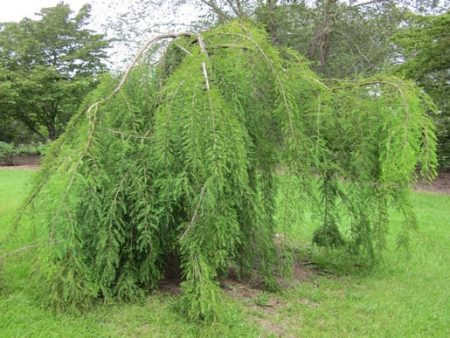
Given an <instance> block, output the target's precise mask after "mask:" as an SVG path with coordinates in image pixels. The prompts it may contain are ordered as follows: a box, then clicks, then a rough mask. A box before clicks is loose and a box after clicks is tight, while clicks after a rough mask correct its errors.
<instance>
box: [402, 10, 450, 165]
mask: <svg viewBox="0 0 450 338" xmlns="http://www.w3.org/2000/svg"><path fill="white" fill-rule="evenodd" d="M449 27H450V13H446V14H443V15H439V16H412V17H411V19H410V22H409V25H408V26H407V27H404V28H402V29H401V30H400V31H399V32H398V34H397V35H396V36H395V38H394V41H395V42H396V43H397V45H398V47H399V48H400V49H399V53H400V54H401V55H403V56H404V57H405V60H406V62H404V63H402V64H401V65H400V66H399V67H398V71H399V73H401V74H403V75H404V76H406V77H408V78H411V79H414V80H415V81H416V82H417V83H418V84H419V85H420V86H421V87H422V88H423V89H424V90H425V91H426V92H427V93H428V94H429V95H430V96H431V97H432V98H433V100H434V102H435V103H436V105H437V106H438V108H439V115H438V116H436V117H435V122H436V124H437V131H438V140H439V144H438V146H439V155H440V163H441V166H443V167H450V107H449V105H450V104H449V97H450V88H449V82H448V81H449V78H450V31H449Z"/></svg>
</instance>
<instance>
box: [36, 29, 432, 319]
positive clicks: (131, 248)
mask: <svg viewBox="0 0 450 338" xmlns="http://www.w3.org/2000/svg"><path fill="white" fill-rule="evenodd" d="M145 55H146V56H145V57H144V58H142V59H141V60H140V61H139V62H138V64H135V65H134V66H133V67H132V68H131V71H130V72H129V73H128V76H127V78H126V81H124V82H123V85H121V86H120V90H114V89H115V88H116V86H117V84H118V83H119V79H116V78H114V77H112V76H109V77H105V79H104V80H103V82H102V84H101V85H100V87H99V88H98V89H97V90H96V91H94V92H93V93H91V94H90V95H89V96H88V97H87V98H86V100H85V104H84V105H83V107H82V108H81V110H80V112H79V114H78V115H76V116H74V118H73V119H72V121H71V123H70V125H69V126H68V127H67V131H66V132H65V134H64V135H63V136H62V137H61V138H60V139H58V140H57V141H56V142H55V143H54V145H53V147H52V149H51V150H50V151H49V154H48V155H47V158H46V161H45V164H44V166H43V169H42V170H41V172H40V176H39V178H38V180H37V182H36V185H35V188H34V190H33V192H32V193H31V196H30V198H29V199H28V201H27V205H29V206H33V207H34V208H33V210H34V212H35V213H37V214H38V215H40V216H37V217H35V219H36V222H39V226H40V227H42V228H45V229H47V233H48V242H49V243H50V244H51V245H48V246H46V247H45V248H44V249H41V250H40V252H39V255H38V261H39V265H40V268H39V274H38V275H39V276H40V277H41V278H43V279H44V282H43V284H44V285H49V290H48V298H49V299H50V301H51V303H52V304H53V305H54V306H56V307H57V308H61V309H72V310H73V309H80V308H85V307H88V306H89V305H91V304H92V303H93V302H95V301H96V300H98V299H105V300H109V299H121V300H122V299H124V300H127V299H133V298H136V297H139V296H140V295H141V294H143V293H144V292H146V291H151V290H154V289H155V288H157V286H158V282H159V281H160V280H161V279H162V278H163V277H164V276H167V275H168V274H169V272H170V273H172V274H173V271H174V270H175V272H176V271H177V270H178V271H179V274H180V277H181V280H182V282H181V287H182V296H181V299H180V308H181V309H182V311H184V312H185V313H186V315H187V317H188V318H190V319H204V320H208V321H210V320H216V319H217V318H220V316H221V308H222V307H223V301H224V295H223V294H222V291H221V288H220V286H219V281H220V279H221V278H225V277H226V276H227V274H228V271H229V268H230V267H232V268H233V269H234V270H235V271H237V272H238V275H239V276H240V277H241V278H245V277H246V276H249V275H250V274H253V273H255V271H256V273H257V274H258V275H259V276H260V277H261V279H262V280H263V282H264V284H265V286H266V287H268V288H276V287H277V284H276V279H275V278H274V276H275V275H278V274H280V273H282V272H287V273H288V272H289V270H290V266H291V265H292V255H291V254H290V250H291V249H292V248H291V247H290V245H289V243H288V238H286V237H287V236H275V234H276V233H279V232H283V231H284V232H286V233H287V232H288V229H289V226H290V224H292V223H293V221H294V220H293V219H292V217H293V215H298V210H307V209H308V208H309V206H310V205H311V203H312V205H313V206H314V210H315V211H316V215H317V216H316V217H318V218H320V219H321V224H322V225H321V226H320V227H319V228H318V229H317V230H316V232H315V234H314V242H315V243H316V244H317V245H319V246H325V247H340V248H342V249H343V250H346V251H348V252H349V253H351V254H353V255H354V256H355V257H356V256H359V257H365V259H367V260H370V261H375V260H376V259H378V258H379V257H380V254H381V252H382V249H383V246H384V235H385V233H386V231H387V226H388V222H389V217H388V207H389V206H390V205H395V206H397V207H398V208H400V209H401V210H403V212H404V215H405V235H404V236H403V238H402V240H403V241H405V240H406V239H407V236H406V232H407V229H408V228H410V227H411V226H413V225H414V222H415V220H414V214H413V212H412V210H411V207H410V205H409V202H408V188H409V185H410V184H411V183H412V182H414V180H415V178H416V173H417V167H418V166H419V167H420V169H421V170H422V173H423V174H424V175H427V176H429V177H433V175H434V173H435V166H436V157H435V137H434V133H433V126H432V124H431V122H430V119H429V118H428V115H427V112H428V111H430V110H432V109H434V106H433V104H432V103H431V101H430V100H429V99H428V97H427V96H426V95H425V94H424V93H423V92H421V91H420V90H419V89H417V87H415V85H414V84H412V83H410V82H405V81H402V80H400V79H398V78H393V77H386V76H384V75H380V76H377V77H374V78H370V79H362V80H361V81H359V82H351V83H350V82H336V83H332V84H328V85H326V84H325V83H324V82H322V80H321V79H320V78H319V77H318V76H317V75H315V74H314V73H313V72H312V71H311V70H310V69H309V68H308V64H307V62H306V61H305V59H304V58H303V57H301V56H300V55H299V54H297V53H295V52H293V51H291V50H288V49H278V48H276V47H274V46H272V45H271V44H270V42H269V39H268V37H267V35H266V33H265V32H264V30H262V29H260V28H258V27H255V26H254V25H252V24H251V23H248V22H240V21H235V22H231V23H229V24H227V25H223V26H219V27H217V28H215V29H212V30H211V31H208V32H205V33H202V35H201V36H196V35H186V36H184V37H180V38H177V39H175V40H173V41H172V42H171V43H170V44H169V45H168V46H167V47H164V46H163V45H154V46H153V47H152V49H149V50H148V51H147V52H146V54H145ZM155 60H156V61H157V62H156V63H155ZM111 93H113V95H110V94H111ZM105 97H106V99H105ZM93 102H96V103H95V104H93V105H92V103H93ZM279 176H284V178H285V179H286V180H288V182H289V183H288V184H284V185H283V188H280V189H278V186H279V185H278V184H277V181H278V177H279ZM277 194H279V195H277ZM276 196H281V197H280V198H277V199H276ZM293 196H297V197H298V196H300V201H302V202H301V205H299V204H298V201H299V200H298V199H293V198H292V197H293ZM276 200H277V201H278V202H277V208H279V212H278V213H277V214H278V216H279V217H277V219H276V222H275V219H274V214H275V207H276V206H275V201H276ZM295 203H297V204H295ZM342 206H343V207H342ZM275 238H281V239H282V240H280V241H279V240H277V241H275ZM280 242H281V243H280Z"/></svg>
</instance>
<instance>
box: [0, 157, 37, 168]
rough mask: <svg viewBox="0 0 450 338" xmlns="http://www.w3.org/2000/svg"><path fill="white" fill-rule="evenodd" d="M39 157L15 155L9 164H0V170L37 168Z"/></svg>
mask: <svg viewBox="0 0 450 338" xmlns="http://www.w3.org/2000/svg"><path fill="white" fill-rule="evenodd" d="M40 160H41V157H40V156H39V155H37V154H20V155H15V156H14V157H13V158H12V159H11V161H10V162H9V163H2V162H0V170H2V169H5V170H8V169H31V170H36V169H38V168H39V165H40Z"/></svg>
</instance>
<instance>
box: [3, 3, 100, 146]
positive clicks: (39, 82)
mask: <svg viewBox="0 0 450 338" xmlns="http://www.w3.org/2000/svg"><path fill="white" fill-rule="evenodd" d="M89 11H90V7H89V6H87V5H86V6H84V7H82V8H81V9H80V11H79V12H78V13H76V14H73V13H72V11H71V10H70V8H69V6H68V5H65V4H63V3H61V4H58V5H57V6H56V7H51V8H44V9H42V10H41V12H40V14H39V15H40V19H39V20H31V19H24V20H22V21H21V22H19V23H3V24H0V70H1V72H0V114H1V116H3V117H4V118H5V119H6V118H8V117H9V118H11V117H12V118H13V119H15V120H18V121H21V122H22V123H23V124H24V125H25V126H26V127H27V128H28V129H29V130H31V131H32V132H34V133H35V134H37V135H39V136H40V137H41V138H43V139H47V138H49V139H55V138H56V136H57V135H58V134H59V133H60V132H61V131H62V130H63V126H64V124H65V123H66V122H67V121H68V120H69V119H70V117H71V115H72V114H73V113H74V112H75V111H76V110H77V108H78V106H79V104H80V102H81V100H82V98H83V97H84V96H85V95H86V93H88V92H89V91H90V90H92V88H93V85H94V84H95V82H96V78H95V76H96V75H97V74H99V73H101V72H103V71H104V68H105V67H104V64H103V60H104V59H105V57H106V53H105V48H106V47H107V46H108V43H107V41H106V40H105V39H104V36H103V35H101V34H95V33H93V32H92V31H90V30H88V29H86V28H84V26H85V25H86V22H87V19H88V18H89ZM58 129H59V130H58Z"/></svg>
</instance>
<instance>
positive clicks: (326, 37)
mask: <svg viewBox="0 0 450 338" xmlns="http://www.w3.org/2000/svg"><path fill="white" fill-rule="evenodd" d="M336 4H337V0H324V5H323V15H322V19H321V20H320V21H319V22H318V23H317V24H316V29H315V32H314V36H313V38H312V40H311V42H310V44H309V48H308V57H309V58H310V59H312V60H316V61H317V63H318V65H319V68H320V70H321V72H322V73H323V72H324V70H325V67H326V65H327V59H328V56H329V55H330V34H331V32H332V25H333V22H334V19H335V17H336Z"/></svg>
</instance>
